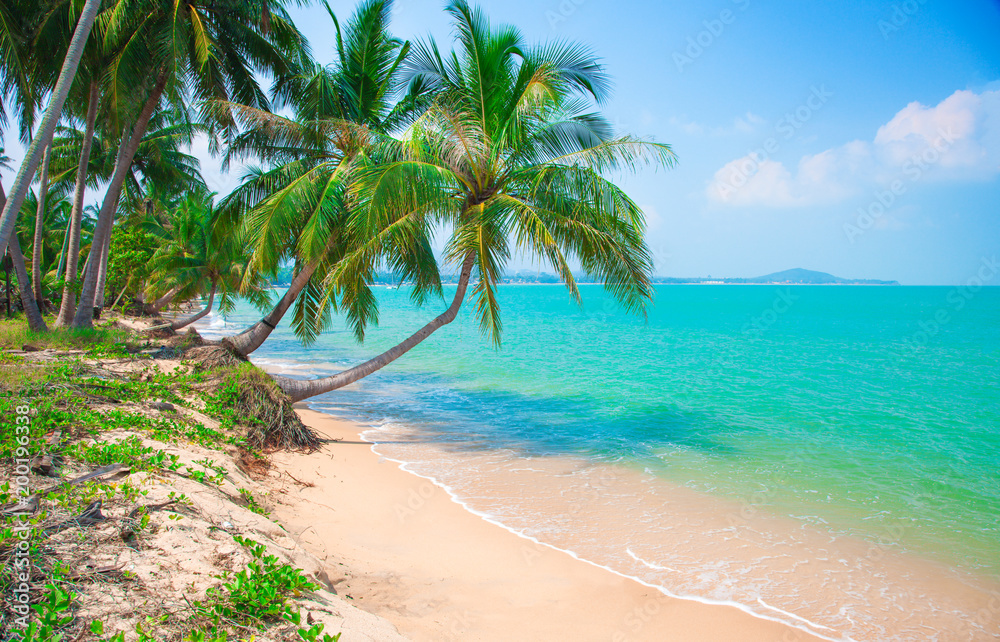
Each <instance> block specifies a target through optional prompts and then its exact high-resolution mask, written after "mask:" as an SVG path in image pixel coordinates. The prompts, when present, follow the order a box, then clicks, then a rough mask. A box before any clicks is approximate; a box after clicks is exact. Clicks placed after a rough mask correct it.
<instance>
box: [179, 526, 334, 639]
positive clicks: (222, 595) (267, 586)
mask: <svg viewBox="0 0 1000 642" xmlns="http://www.w3.org/2000/svg"><path fill="white" fill-rule="evenodd" d="M233 539H235V540H236V541H237V542H238V543H239V544H241V545H243V546H244V547H246V548H247V550H248V552H249V553H250V555H251V556H252V558H253V559H252V560H251V562H250V564H249V565H247V567H246V568H245V569H244V570H242V571H239V572H238V573H236V574H235V575H232V576H231V579H229V577H224V578H223V579H228V581H227V582H225V583H224V584H223V585H222V587H221V588H217V589H216V588H213V589H210V590H209V592H208V595H207V597H206V601H205V602H204V603H196V607H197V608H198V609H199V611H200V612H201V613H202V615H205V616H206V617H209V618H211V619H212V621H213V622H215V623H216V624H218V623H219V622H221V621H232V622H237V623H240V624H244V625H251V624H255V623H258V622H273V621H276V620H279V619H280V618H281V617H282V614H283V613H284V612H285V610H286V605H287V604H288V598H289V597H292V596H296V597H297V596H299V595H301V594H302V593H304V592H307V591H315V590H317V589H319V588H320V587H319V585H318V584H314V583H313V582H310V581H309V580H308V579H307V578H306V577H305V576H304V575H303V574H302V571H301V570H300V569H297V568H294V567H292V566H289V565H288V564H282V563H279V561H278V558H277V557H275V556H274V555H267V547H266V546H264V545H263V544H259V543H257V542H255V541H253V540H250V539H246V538H244V537H240V536H239V535H235V536H234V537H233Z"/></svg>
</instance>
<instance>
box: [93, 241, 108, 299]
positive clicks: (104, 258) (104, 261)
mask: <svg viewBox="0 0 1000 642" xmlns="http://www.w3.org/2000/svg"><path fill="white" fill-rule="evenodd" d="M110 254H111V235H110V234H108V238H107V240H106V241H105V242H104V248H103V250H102V251H101V262H100V263H98V271H97V292H96V293H95V294H94V307H95V308H97V309H98V310H100V309H102V308H104V290H105V286H106V285H107V283H108V258H109V256H110Z"/></svg>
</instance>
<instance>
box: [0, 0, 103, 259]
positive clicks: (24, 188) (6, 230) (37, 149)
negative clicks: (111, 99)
mask: <svg viewBox="0 0 1000 642" xmlns="http://www.w3.org/2000/svg"><path fill="white" fill-rule="evenodd" d="M100 8H101V0H87V2H86V4H85V5H84V6H83V11H82V12H81V13H80V20H79V21H78V22H77V23H76V28H75V29H74V30H73V39H72V40H71V41H70V43H69V49H67V50H66V58H65V59H64V60H63V66H62V69H61V70H60V71H59V80H58V81H57V82H56V86H55V89H53V90H52V95H51V97H50V98H49V106H48V108H46V110H45V116H44V117H43V118H42V122H41V123H40V124H39V126H38V131H37V132H36V133H35V137H34V139H33V140H32V141H31V144H30V145H29V146H28V151H27V153H26V154H25V157H24V161H23V162H22V163H21V167H20V168H18V171H17V178H16V179H14V187H13V189H12V190H11V195H10V200H9V201H7V204H6V205H5V206H4V208H3V216H0V256H3V253H4V252H5V251H6V249H7V241H8V240H9V239H10V238H11V235H12V234H13V232H14V224H15V223H17V216H18V214H20V212H21V206H22V205H24V199H25V197H26V196H27V195H28V187H29V186H30V185H31V182H32V179H34V177H35V170H37V169H38V162H39V161H40V160H41V156H42V150H43V149H45V148H46V147H48V146H49V144H50V143H51V142H52V133H53V132H54V131H55V129H56V123H58V122H59V119H60V117H61V116H62V109H63V105H64V104H65V103H66V96H67V95H68V94H69V90H70V87H71V86H72V85H73V79H74V77H75V76H76V69H77V67H79V66H80V58H81V57H82V56H83V48H84V46H85V45H86V44H87V38H89V37H90V30H91V28H92V27H93V26H94V18H96V17H97V11H98V10H99V9H100Z"/></svg>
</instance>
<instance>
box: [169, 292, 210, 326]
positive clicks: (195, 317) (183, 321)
mask: <svg viewBox="0 0 1000 642" xmlns="http://www.w3.org/2000/svg"><path fill="white" fill-rule="evenodd" d="M215 290H216V285H215V284H214V283H213V284H212V291H211V292H209V293H208V303H207V304H206V305H205V307H204V308H202V310H201V312H199V313H198V314H194V315H191V316H189V317H187V318H185V319H177V320H176V321H174V322H173V323H171V324H170V329H171V330H180V329H181V328H183V327H184V326H187V325H191V324H192V323H194V322H195V321H197V320H198V319H201V318H203V317H204V316H205V315H206V314H208V313H209V312H211V311H212V304H213V303H214V302H215Z"/></svg>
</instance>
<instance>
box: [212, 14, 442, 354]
mask: <svg viewBox="0 0 1000 642" xmlns="http://www.w3.org/2000/svg"><path fill="white" fill-rule="evenodd" d="M392 7H393V2H392V0H365V1H364V2H362V3H361V4H360V5H359V6H358V7H357V8H356V9H355V11H354V13H353V14H352V16H351V18H350V19H349V20H348V21H347V23H346V24H345V25H344V29H343V30H342V29H341V26H340V22H339V21H338V20H337V18H336V16H335V15H334V13H333V11H332V10H330V7H329V5H326V8H327V11H328V12H329V14H330V18H331V20H332V21H333V26H334V31H335V34H336V42H335V54H336V55H335V59H334V62H333V63H332V64H330V65H328V66H321V65H318V64H316V63H315V62H313V61H312V60H310V59H308V58H306V59H303V60H302V61H301V62H300V63H299V66H298V70H297V72H296V73H295V74H292V75H290V76H287V77H282V78H279V79H278V82H276V84H275V88H274V93H275V95H276V101H275V102H276V104H277V105H278V106H283V107H288V108H290V109H291V111H292V112H293V115H292V116H291V117H288V118H286V117H282V116H278V115H275V114H272V113H268V112H264V111H261V110H256V109H252V108H250V107H248V106H241V105H225V106H224V107H225V108H227V109H231V110H233V111H234V112H235V113H236V114H237V115H238V116H239V118H240V119H241V122H242V124H243V125H244V132H243V133H242V134H241V135H240V136H238V137H237V138H236V139H235V140H233V141H232V144H231V145H230V147H229V151H228V153H227V162H228V161H229V160H232V159H234V158H246V157H248V156H254V157H256V158H259V159H262V160H265V161H267V162H269V163H271V164H272V167H271V168H270V169H268V170H263V169H257V168H253V169H251V170H250V172H249V173H248V174H247V176H246V177H245V180H244V182H243V184H242V185H241V186H240V187H238V188H237V189H236V190H235V191H234V192H233V194H231V195H230V196H229V197H228V198H227V199H226V201H225V202H224V204H223V207H224V208H225V210H226V211H227V212H228V213H229V215H230V216H234V217H239V218H241V219H242V220H243V221H244V230H245V234H246V239H247V244H248V245H249V246H250V247H251V248H252V250H253V253H252V259H251V266H250V267H251V270H252V271H253V272H263V273H267V274H272V275H273V274H274V273H275V272H276V271H277V270H278V268H279V267H280V266H281V265H282V264H283V263H286V262H290V263H292V264H293V278H292V282H291V284H290V286H289V287H288V289H287V290H286V292H285V294H284V295H283V296H282V297H281V299H280V300H279V301H278V302H277V304H276V305H275V307H274V308H273V309H272V310H271V311H270V312H269V313H268V314H267V315H266V316H264V318H262V319H261V320H260V321H258V322H257V323H255V324H253V325H252V326H250V327H249V328H247V329H246V330H244V331H243V332H241V333H240V334H238V335H235V336H233V337H229V338H228V339H227V343H229V344H230V345H231V347H232V348H233V349H234V350H235V351H237V352H239V353H241V354H243V355H248V354H250V353H251V352H253V351H254V350H256V349H257V348H259V347H260V346H261V345H262V344H263V343H264V341H265V340H266V339H267V337H268V336H270V334H271V332H272V331H273V330H274V329H275V327H277V325H278V323H279V322H280V321H281V320H282V318H283V317H284V316H285V314H286V313H287V312H288V310H289V309H291V308H292V306H293V305H294V306H295V311H294V315H293V320H292V326H293V328H294V330H295V332H296V334H297V335H298V336H299V337H300V338H301V339H302V340H303V341H305V342H307V343H308V342H310V341H312V340H314V339H315V337H316V334H317V331H318V329H320V328H321V327H322V325H323V321H326V320H329V318H330V316H329V312H330V306H329V305H322V304H321V303H322V301H323V295H322V289H321V288H320V287H319V284H320V283H321V282H322V280H323V279H324V278H326V275H327V274H328V273H329V270H330V269H331V268H332V266H333V265H334V264H335V263H336V261H337V260H339V258H340V257H342V256H343V254H344V252H345V251H346V250H345V246H344V243H343V241H344V238H345V237H344V236H343V235H342V234H341V232H340V228H341V227H342V226H343V223H344V221H345V217H346V213H347V204H346V202H345V199H344V195H345V193H346V192H345V190H346V188H347V186H348V185H349V184H350V180H351V176H352V173H353V171H354V166H355V163H356V160H357V159H358V158H359V157H360V155H362V154H363V152H364V150H365V148H366V146H367V145H368V144H369V141H370V140H371V139H372V137H374V136H378V135H384V134H385V133H387V132H389V131H391V130H393V129H394V128H396V127H398V126H399V125H400V124H401V123H404V122H406V120H407V119H408V118H412V115H413V114H414V113H416V112H417V111H418V109H419V103H420V93H419V92H417V93H411V94H409V95H407V96H405V97H404V98H403V99H402V100H400V101H399V102H397V103H395V104H394V102H393V98H394V97H395V94H396V93H397V90H398V89H399V88H400V86H401V84H402V76H401V71H402V64H403V62H404V61H405V59H406V56H407V55H408V53H409V50H410V44H409V43H408V42H402V41H400V40H398V39H396V38H393V37H392V36H391V35H390V33H389V21H390V18H391V14H392ZM427 254H428V255H429V243H428V250H427ZM429 278H430V280H431V282H433V283H437V274H436V271H435V272H434V273H433V274H432V275H430V276H429ZM426 280H427V278H421V279H420V283H424V282H425V281H426Z"/></svg>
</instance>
